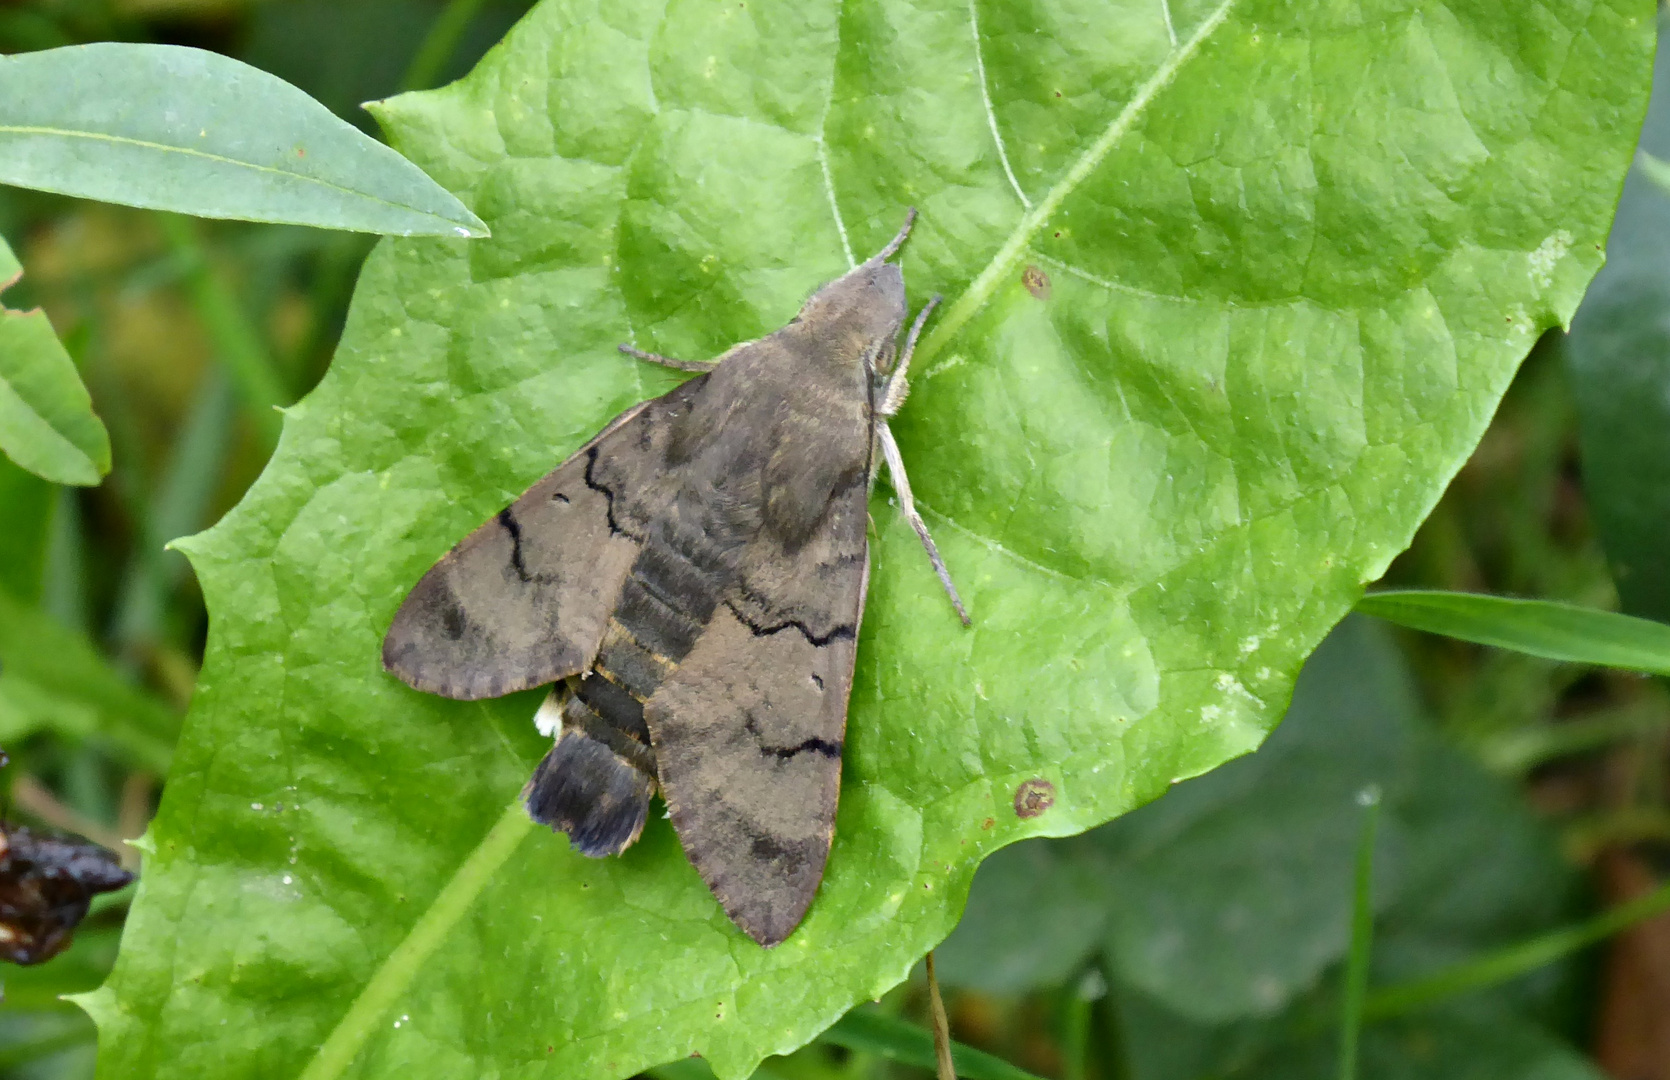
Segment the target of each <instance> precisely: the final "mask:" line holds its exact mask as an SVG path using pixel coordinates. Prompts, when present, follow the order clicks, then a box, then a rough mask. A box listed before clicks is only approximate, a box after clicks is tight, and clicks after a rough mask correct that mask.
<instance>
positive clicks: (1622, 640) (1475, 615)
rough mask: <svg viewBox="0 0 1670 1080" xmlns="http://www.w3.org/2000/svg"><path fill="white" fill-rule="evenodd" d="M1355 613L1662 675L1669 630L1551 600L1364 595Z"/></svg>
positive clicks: (1547, 655)
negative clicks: (1358, 612)
mask: <svg viewBox="0 0 1670 1080" xmlns="http://www.w3.org/2000/svg"><path fill="white" fill-rule="evenodd" d="M1357 610H1358V611H1360V612H1363V613H1364V614H1366V615H1374V616H1377V617H1379V618H1382V619H1386V620H1388V621H1389V622H1395V623H1398V624H1399V625H1402V626H1407V627H1410V628H1411V629H1415V630H1425V631H1427V632H1428V633H1433V634H1443V635H1445V636H1446V637H1453V638H1460V639H1461V640H1463V641H1473V642H1477V643H1478V644H1480V645H1494V646H1496V647H1498V648H1502V649H1512V650H1514V651H1516V652H1522V653H1526V654H1528V655H1531V656H1540V657H1543V658H1544V659H1548V660H1564V661H1568V662H1571V663H1577V664H1596V665H1599V666H1602V667H1615V668H1624V669H1626V670H1630V671H1645V672H1649V673H1651V674H1654V675H1670V626H1667V625H1665V624H1664V623H1659V622H1653V621H1652V620H1650V619H1638V618H1635V617H1634V616H1632V615H1619V614H1617V613H1616V612H1611V611H1600V610H1597V609H1595V608H1585V607H1578V606H1576V605H1575V604H1562V603H1557V602H1555V601H1552V600H1518V599H1514V598H1512V597H1507V596H1487V595H1484V594H1481V593H1458V592H1442V591H1426V590H1407V591H1405V590H1389V591H1386V592H1375V593H1369V594H1368V595H1367V596H1365V597H1363V598H1362V599H1361V600H1359V601H1357Z"/></svg>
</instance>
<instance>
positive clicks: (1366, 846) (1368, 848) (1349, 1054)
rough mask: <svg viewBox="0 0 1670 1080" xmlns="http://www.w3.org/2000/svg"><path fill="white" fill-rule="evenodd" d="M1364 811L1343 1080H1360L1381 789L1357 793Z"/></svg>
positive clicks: (1343, 1028)
mask: <svg viewBox="0 0 1670 1080" xmlns="http://www.w3.org/2000/svg"><path fill="white" fill-rule="evenodd" d="M1357 803H1358V805H1359V806H1361V807H1362V808H1363V831H1362V834H1361V837H1360V838H1359V840H1358V841H1357V871H1356V881H1355V884H1354V888H1353V891H1352V897H1351V952H1350V955H1349V956H1347V957H1346V962H1345V1000H1344V1002H1343V1004H1342V1007H1341V1009H1340V1023H1339V1078H1340V1080H1356V1078H1357V1038H1358V1036H1359V1035H1360V1034H1361V1033H1362V1029H1363V998H1364V997H1365V996H1366V994H1367V992H1368V961H1369V952H1370V949H1371V948H1372V946H1373V944H1374V834H1375V830H1376V826H1377V825H1378V824H1379V821H1380V789H1379V788H1378V787H1376V786H1373V785H1370V786H1369V787H1366V788H1364V789H1363V790H1362V791H1360V792H1358V793H1357Z"/></svg>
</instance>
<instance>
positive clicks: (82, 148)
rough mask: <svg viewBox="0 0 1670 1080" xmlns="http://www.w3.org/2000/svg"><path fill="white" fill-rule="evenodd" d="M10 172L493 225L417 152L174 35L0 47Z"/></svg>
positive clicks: (365, 223)
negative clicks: (16, 51) (439, 179)
mask: <svg viewBox="0 0 1670 1080" xmlns="http://www.w3.org/2000/svg"><path fill="white" fill-rule="evenodd" d="M0 183H6V184H16V185H18V186H20V187H30V188H40V189H41V190H43V191H60V192H63V193H64V194H66V195H80V196H83V197H85V198H89V199H102V200H104V201H105V202H115V203H124V204H126V205H128V206H145V207H151V208H155V209H161V210H178V211H179V212H181V213H184V214H196V215H198V216H200V217H217V218H242V219H245V220H249V221H286V222H292V223H295V224H299V225H318V226H321V227H322V228H327V229H357V230H359V231H361V232H381V233H393V234H395V235H399V236H436V235H439V236H482V235H485V231H486V230H485V226H483V225H482V223H481V221H480V219H479V218H477V217H476V216H475V215H474V214H472V213H470V211H469V210H467V209H465V208H464V206H463V205H462V204H461V203H460V202H459V201H458V199H457V198H456V197H454V196H453V195H452V194H451V193H450V192H448V191H446V190H444V189H443V188H441V187H440V186H439V185H437V184H436V183H435V182H434V181H433V180H431V179H429V177H427V176H425V175H424V174H423V172H422V171H421V170H420V169H418V168H417V167H416V166H414V165H413V164H412V163H411V162H409V161H407V160H405V159H403V158H402V157H401V156H400V155H399V154H397V153H395V152H394V151H393V150H390V149H389V148H388V147H386V146H384V145H383V144H381V143H379V142H378V141H377V140H375V139H373V138H371V137H370V136H368V135H366V134H365V133H363V132H361V131H359V130H357V129H356V128H354V127H353V126H352V125H351V124H349V123H347V122H346V121H343V120H339V119H337V117H335V116H333V115H332V114H331V111H330V110H329V109H327V108H325V107H324V106H323V105H321V104H319V103H318V102H317V101H314V100H313V99H312V98H310V97H308V96H307V95H306V94H304V93H302V92H301V91H300V90H297V89H296V88H295V87H294V86H291V85H290V84H289V83H287V82H285V81H283V80H282V79H277V78H274V77H273V76H271V75H268V74H267V73H266V72H264V71H260V70H258V69H256V68H252V67H250V66H249V65H248V64H244V63H240V62H239V61H237V60H233V59H232V58H230V57H226V56H221V55H219V54H218V53H211V52H204V51H203V50H201V49H188V48H183V47H180V46H176V45H139V44H129V43H126V42H100V43H98V44H94V45H72V46H68V47H65V48H62V49H47V50H44V51H42V52H35V53H25V54H23V55H21V56H9V57H0Z"/></svg>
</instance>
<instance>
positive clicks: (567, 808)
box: [522, 672, 655, 858]
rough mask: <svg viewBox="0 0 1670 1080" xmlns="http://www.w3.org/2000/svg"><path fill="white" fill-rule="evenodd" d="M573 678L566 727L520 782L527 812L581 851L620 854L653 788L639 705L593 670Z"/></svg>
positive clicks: (640, 824)
mask: <svg viewBox="0 0 1670 1080" xmlns="http://www.w3.org/2000/svg"><path fill="white" fill-rule="evenodd" d="M577 683H578V685H575V683H570V686H572V687H573V688H574V689H573V693H572V694H571V695H570V697H569V698H568V701H567V703H566V704H565V705H564V706H563V730H562V735H561V736H560V737H559V738H558V739H557V744H556V745H555V746H553V747H552V748H551V750H550V752H549V753H547V754H546V755H545V758H544V760H542V761H541V762H540V763H539V767H538V768H537V769H535V770H534V774H533V777H532V778H531V779H529V780H528V784H527V786H526V787H525V788H523V789H522V801H523V803H524V804H526V806H527V808H528V816H529V817H531V818H533V819H534V820H535V821H537V822H539V823H540V824H542V825H548V826H550V827H551V828H553V829H556V830H558V831H559V832H564V833H567V834H568V839H569V842H570V843H572V844H573V845H574V848H575V850H577V851H579V852H580V853H581V854H582V855H590V856H592V857H593V858H597V857H601V856H604V855H618V854H620V853H621V852H622V851H624V850H626V849H627V848H628V847H631V846H632V844H633V843H634V842H636V841H637V839H638V835H639V834H640V833H641V832H643V829H644V821H645V819H646V818H647V817H648V816H649V799H650V796H651V795H653V794H654V793H655V751H653V750H651V749H650V747H649V729H648V728H647V727H646V726H645V724H644V709H643V705H642V703H641V702H639V701H637V700H636V699H634V698H633V697H632V696H631V695H630V694H628V693H627V692H626V691H625V690H623V689H621V688H620V687H618V686H616V685H614V684H613V683H611V682H609V680H607V679H605V678H603V677H602V676H601V675H599V674H597V673H596V672H592V673H589V674H587V675H586V677H585V678H583V679H580V680H577Z"/></svg>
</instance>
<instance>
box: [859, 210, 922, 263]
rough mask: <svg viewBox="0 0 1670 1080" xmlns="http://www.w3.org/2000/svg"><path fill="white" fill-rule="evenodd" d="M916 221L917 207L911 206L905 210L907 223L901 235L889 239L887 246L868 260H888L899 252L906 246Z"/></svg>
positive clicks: (901, 230)
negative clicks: (907, 238) (906, 238)
mask: <svg viewBox="0 0 1670 1080" xmlns="http://www.w3.org/2000/svg"><path fill="white" fill-rule="evenodd" d="M915 223H916V207H914V206H912V207H911V208H909V209H908V210H906V211H905V224H904V228H902V229H900V230H899V235H897V236H895V237H894V238H893V239H891V240H889V241H888V242H887V246H886V247H884V248H882V249H881V250H880V251H878V252H876V253H875V254H874V255H872V256H871V257H870V258H869V260H868V261H869V262H873V263H878V262H886V261H887V260H888V259H890V258H892V257H893V255H894V253H895V252H897V251H898V250H899V249H900V248H901V247H903V246H904V243H905V237H907V236H909V235H910V227H911V226H912V225H914V224H915Z"/></svg>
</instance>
